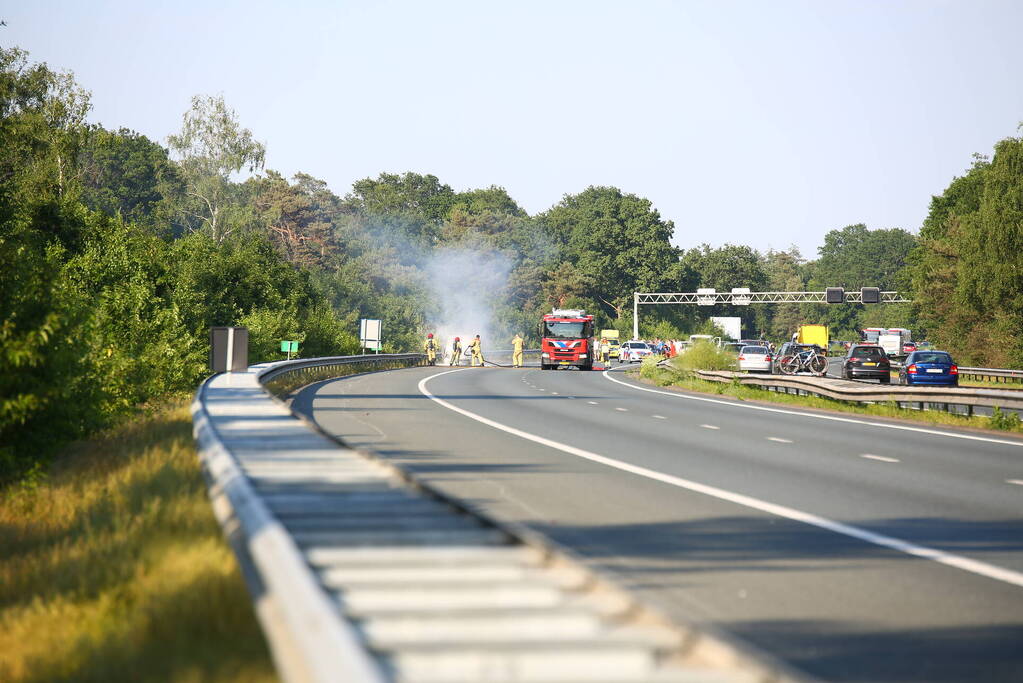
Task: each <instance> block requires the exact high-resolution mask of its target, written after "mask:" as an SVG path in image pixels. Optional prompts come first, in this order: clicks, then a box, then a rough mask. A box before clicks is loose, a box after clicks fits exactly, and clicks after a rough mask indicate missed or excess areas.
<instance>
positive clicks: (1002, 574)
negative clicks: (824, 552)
mask: <svg viewBox="0 0 1023 683" xmlns="http://www.w3.org/2000/svg"><path fill="white" fill-rule="evenodd" d="M464 369H465V368H461V369H459V370H448V371H446V372H439V373H437V374H436V375H430V376H429V377H424V378H423V379H421V380H419V384H418V387H419V391H420V393H422V394H423V395H424V396H426V397H427V398H429V399H430V400H431V401H434V402H435V403H437V404H439V405H441V406H444V407H445V408H447V409H448V410H453V411H454V412H456V413H458V414H460V415H464V416H466V417H468V418H470V419H472V420H476V421H477V422H481V423H483V424H485V425H488V426H490V427H493V428H494V429H499V430H501V431H503V432H507V433H508V434H512V435H514V436H517V437H520V438H522V439H526V440H527V441H532V442H534V443H538V444H541V445H543V446H548V447H549V448H555V449H557V450H559V451H562V452H564V453H568V454H570V455H575V456H578V457H580V458H585V459H586V460H591V461H593V462H596V463H600V464H602V465H607V466H608V467H614V468H615V469H618V470H622V471H623V472H629V473H630V474H635V475H638V476H640V477H646V478H648V479H653V480H655V481H659V482H662V483H664V484H669V485H671V486H677V487H678V488H682V489H686V490H688V491H694V492H696V493H702V494H704V495H707V496H712V497H714V498H718V499H720V500H726V501H728V502H730V503H735V504H737V505H742V506H744V507H748V508H752V509H754V510H760V511H761V512H766V513H768V514H772V515H776V516H778V517H784V518H786V519H791V520H793V521H796V522H803V523H804V524H810V525H812V526H815V527H819V528H821V529H826V530H828V531H833V532H835V533H838V534H843V535H845V536H851V537H853V538H857V539H860V540H861V541H866V542H867V543H873V544H875V545H879V546H883V547H885V548H891V549H892V550H897V551H899V552H902V553H906V554H907V555H912V556H914V557H920V558H923V559H926V560H933V561H934V562H938V563H940V564H944V565H946V566H949V567H955V568H957V569H961V570H963V571H967V572H971V573H973V574H977V575H979V576H986V577H987V578H989V579H995V580H996V581H1003V582H1005V583H1008V584H1012V585H1014V586H1019V587H1021V588H1023V573H1021V572H1017V571H1013V570H1011V569H1004V568H1002V567H996V566H995V565H992V564H988V563H986V562H979V561H977V560H971V559H970V558H968V557H962V556H961V555H953V554H952V553H947V552H945V551H944V550H937V549H935V548H928V547H925V546H921V545H916V544H915V543H910V542H908V541H903V540H901V539H898V538H893V537H891V536H885V535H883V534H877V533H874V532H873V531H867V530H866V529H861V528H859V527H855V526H852V525H849V524H843V523H842V522H836V521H833V520H830V519H827V518H825V517H820V516H818V515H815V514H812V513H809V512H802V511H800V510H796V509H794V508H790V507H786V506H784V505H776V504H774V503H769V502H767V501H764V500H760V499H758V498H753V497H751V496H746V495H743V494H741V493H735V492H733V491H726V490H725V489H721V488H717V487H716V486H708V485H707V484H700V483H699V482H695V481H690V480H689V479H683V478H682V477H676V476H674V475H671V474H665V473H663V472H657V471H656V470H651V469H648V468H646V467H640V466H638V465H633V464H630V463H627V462H622V461H621V460H615V459H614V458H609V457H607V456H603V455H599V454H597V453H593V452H590V451H587V450H583V449H582V448H576V447H575V446H570V445H568V444H564V443H560V442H558V441H554V440H552V439H547V438H545V437H542V436H537V435H536V434H530V433H529V432H526V431H523V430H521V429H516V428H515V427H509V426H508V425H505V424H501V423H500V422H495V421H494V420H491V419H489V418H486V417H483V416H482V415H477V414H476V413H473V412H470V411H468V410H465V409H464V408H459V407H458V406H456V405H453V404H451V403H448V402H447V401H445V400H444V399H442V398H438V397H437V396H435V395H433V394H431V393H430V391H429V390H428V389H427V388H426V383H427V382H429V381H430V380H431V379H434V378H436V377H440V376H442V375H448V374H451V373H452V372H461V371H462V370H464Z"/></svg>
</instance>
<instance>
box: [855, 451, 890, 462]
mask: <svg viewBox="0 0 1023 683" xmlns="http://www.w3.org/2000/svg"><path fill="white" fill-rule="evenodd" d="M860 457H861V458H866V459H867V460H878V461H880V462H899V459H898V458H886V457H885V456H883V455H873V454H872V453H864V454H863V455H861V456H860Z"/></svg>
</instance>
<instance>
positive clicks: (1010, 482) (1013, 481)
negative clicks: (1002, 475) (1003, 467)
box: [1005, 479, 1023, 486]
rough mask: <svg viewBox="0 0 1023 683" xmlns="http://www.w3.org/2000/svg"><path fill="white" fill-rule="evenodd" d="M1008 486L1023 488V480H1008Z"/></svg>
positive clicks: (1006, 481)
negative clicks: (1013, 485)
mask: <svg viewBox="0 0 1023 683" xmlns="http://www.w3.org/2000/svg"><path fill="white" fill-rule="evenodd" d="M1005 483H1006V484H1015V485H1016V486H1023V479H1006V480H1005Z"/></svg>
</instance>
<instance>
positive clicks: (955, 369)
mask: <svg viewBox="0 0 1023 683" xmlns="http://www.w3.org/2000/svg"><path fill="white" fill-rule="evenodd" d="M899 384H907V385H912V384H929V385H932V386H934V385H940V386H948V387H957V386H959V366H957V365H956V364H955V362H953V360H952V356H951V355H950V354H949V353H948V352H947V351H913V352H912V353H910V354H909V355H908V356H906V360H905V361H903V363H902V367H901V368H899Z"/></svg>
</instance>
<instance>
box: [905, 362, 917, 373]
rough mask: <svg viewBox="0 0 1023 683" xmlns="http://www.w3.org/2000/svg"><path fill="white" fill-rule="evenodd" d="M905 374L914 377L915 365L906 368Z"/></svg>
mask: <svg viewBox="0 0 1023 683" xmlns="http://www.w3.org/2000/svg"><path fill="white" fill-rule="evenodd" d="M906 372H908V373H909V374H911V375H915V374H916V364H915V363H914V364H913V365H910V366H909V367H908V368H906Z"/></svg>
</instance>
